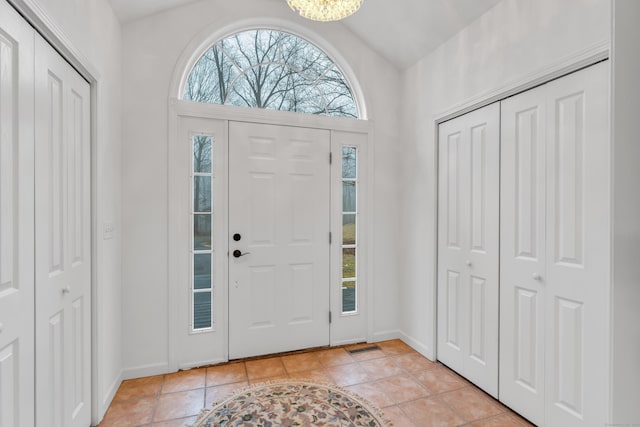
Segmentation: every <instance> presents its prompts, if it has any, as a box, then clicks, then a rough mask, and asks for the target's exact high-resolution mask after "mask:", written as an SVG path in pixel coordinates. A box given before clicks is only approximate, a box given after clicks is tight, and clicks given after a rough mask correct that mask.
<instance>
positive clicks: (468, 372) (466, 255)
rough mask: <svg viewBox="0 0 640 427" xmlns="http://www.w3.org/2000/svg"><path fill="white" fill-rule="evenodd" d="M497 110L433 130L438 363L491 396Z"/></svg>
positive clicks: (495, 375) (494, 364) (495, 295)
mask: <svg viewBox="0 0 640 427" xmlns="http://www.w3.org/2000/svg"><path fill="white" fill-rule="evenodd" d="M499 108H500V107H499V105H498V104H494V105H490V106H487V107H485V108H482V109H480V110H477V111H474V112H471V113H469V114H466V115H464V116H461V117H458V118H456V119H454V120H451V121H449V122H446V123H443V124H442V125H440V128H439V164H440V170H439V176H440V179H439V194H440V195H439V198H440V202H439V261H438V264H439V265H438V272H439V273H438V275H439V280H438V283H439V285H438V316H439V318H438V325H439V326H438V328H439V330H438V359H439V360H441V361H442V362H443V363H445V364H447V365H448V366H450V367H451V368H452V369H454V370H456V371H457V372H459V373H460V374H461V375H463V376H465V377H467V378H468V379H469V380H471V381H472V382H474V383H475V384H477V385H478V386H480V387H481V388H483V389H484V390H485V391H487V392H488V393H490V394H493V395H495V396H497V392H498V380H497V378H498V300H499V294H498V289H499V288H498V232H499V229H498V227H499V226H498V206H499V199H498V198H499V193H498V191H499V124H498V123H499V117H500V113H499Z"/></svg>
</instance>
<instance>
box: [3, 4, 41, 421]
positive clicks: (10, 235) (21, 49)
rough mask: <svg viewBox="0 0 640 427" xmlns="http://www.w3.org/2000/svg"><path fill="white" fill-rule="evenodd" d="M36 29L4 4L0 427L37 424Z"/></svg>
mask: <svg viewBox="0 0 640 427" xmlns="http://www.w3.org/2000/svg"><path fill="white" fill-rule="evenodd" d="M33 37H34V31H33V29H32V28H31V27H29V25H28V24H27V23H26V22H25V21H24V20H23V19H22V18H21V17H20V16H19V15H18V14H17V13H16V12H15V11H14V10H13V9H12V8H11V6H9V4H8V3H7V2H0V205H1V206H2V209H1V210H0V236H1V238H0V426H2V427H28V426H33V424H34V416H33V400H34V386H33V382H34V374H33V364H34V353H35V351H34V340H33V327H34V323H33V322H34V320H33V319H34V308H33V298H34V274H33V263H34V235H33V203H34V201H33V173H34V170H33V152H34V146H33V114H34V112H33V108H34V105H33V49H34V47H33V43H34V41H33V40H34V39H33Z"/></svg>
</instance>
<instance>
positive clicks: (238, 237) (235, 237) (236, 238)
mask: <svg viewBox="0 0 640 427" xmlns="http://www.w3.org/2000/svg"><path fill="white" fill-rule="evenodd" d="M240 239H242V236H241V235H240V234H239V233H236V234H234V235H233V240H235V241H236V242H239V241H240Z"/></svg>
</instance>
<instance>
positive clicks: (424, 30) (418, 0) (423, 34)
mask: <svg viewBox="0 0 640 427" xmlns="http://www.w3.org/2000/svg"><path fill="white" fill-rule="evenodd" d="M110 1H111V4H112V6H113V8H114V10H115V12H116V14H117V15H118V17H119V19H120V21H121V22H128V21H133V20H136V19H139V18H143V17H145V16H149V15H152V14H155V13H158V12H162V11H164V10H168V9H171V8H174V7H179V6H182V5H185V4H188V3H194V2H195V1H200V0H110ZM229 1H233V0H229ZM255 1H271V2H273V3H274V6H276V4H277V7H288V6H287V5H286V1H285V0H255ZM500 1H501V0H364V3H363V5H362V8H361V9H360V11H358V13H356V14H355V15H353V16H352V17H350V18H348V19H345V20H344V21H342V22H343V24H344V25H346V26H347V27H348V28H349V29H350V30H351V31H352V32H353V33H355V34H356V35H357V36H358V37H360V38H361V39H362V40H364V41H365V42H366V43H368V44H369V45H370V46H371V47H372V48H373V49H375V50H376V51H378V52H379V53H380V54H382V55H383V56H384V57H385V58H387V59H388V60H389V61H391V62H393V63H395V64H397V65H398V67H399V68H406V67H408V66H410V65H412V64H414V63H415V62H416V61H417V60H419V59H420V58H422V57H424V56H426V55H427V54H428V53H429V52H431V51H432V50H433V49H434V48H436V47H437V46H438V45H440V44H441V43H443V42H444V41H446V40H447V39H449V38H450V37H452V36H453V35H454V34H456V33H457V32H458V31H460V30H461V29H462V28H464V27H465V26H467V25H468V24H469V23H471V22H472V21H473V20H475V19H476V18H478V17H479V16H480V15H482V14H483V13H484V12H486V11H487V10H489V9H490V8H491V7H493V6H494V5H495V4H497V3H499V2H500ZM291 13H293V12H291Z"/></svg>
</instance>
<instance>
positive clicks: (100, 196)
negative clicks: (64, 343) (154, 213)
mask: <svg viewBox="0 0 640 427" xmlns="http://www.w3.org/2000/svg"><path fill="white" fill-rule="evenodd" d="M26 3H27V5H28V7H30V8H31V9H32V10H33V9H39V10H41V11H43V12H44V14H45V15H46V16H48V17H49V18H50V20H51V23H52V25H53V26H55V27H56V28H57V29H59V30H60V31H61V32H62V34H63V36H64V38H65V39H66V40H67V41H68V42H69V43H70V44H71V47H72V49H73V50H76V51H77V52H79V54H80V55H81V56H83V58H79V59H81V60H82V61H83V65H85V66H86V67H87V68H89V69H90V70H91V71H92V72H93V73H95V74H96V75H94V76H93V77H95V78H97V85H98V86H97V91H98V97H97V106H96V107H97V140H96V143H97V145H96V151H97V152H94V153H93V155H94V158H95V159H96V164H95V168H96V169H95V170H94V171H93V174H94V176H95V177H96V182H95V187H94V188H95V190H96V191H95V193H94V197H95V198H96V206H97V223H98V229H99V231H101V230H102V223H103V222H112V223H113V224H114V225H115V231H116V232H115V236H114V238H113V239H111V240H104V241H103V240H102V239H101V236H102V233H101V232H100V233H99V237H100V238H99V239H98V240H97V242H96V245H95V247H96V254H95V259H96V269H97V271H95V272H94V273H95V277H96V282H97V283H96V284H95V289H96V290H97V294H94V295H93V298H94V300H95V302H96V304H95V305H94V307H96V309H97V312H96V313H94V319H96V327H97V333H96V335H95V336H96V338H97V352H96V353H97V354H94V357H95V359H96V360H97V363H98V364H97V367H96V371H95V372H94V373H93V375H94V385H95V386H96V387H94V390H97V392H98V396H94V399H95V398H97V404H94V410H93V421H94V422H97V421H98V420H99V419H101V418H102V416H103V415H104V412H105V411H106V410H107V408H108V405H109V404H110V402H111V399H112V398H113V395H114V394H115V392H116V391H117V388H118V386H119V385H120V382H121V378H122V320H121V319H122V313H121V299H122V298H121V291H122V282H121V233H120V230H121V218H120V215H121V197H120V196H121V97H120V94H121V78H120V77H121V69H120V64H121V55H122V50H121V29H120V24H119V22H118V20H117V18H116V16H115V15H114V13H113V11H112V9H111V6H110V4H109V2H108V1H107V0H83V1H77V0H35V1H27V2H26Z"/></svg>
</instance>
